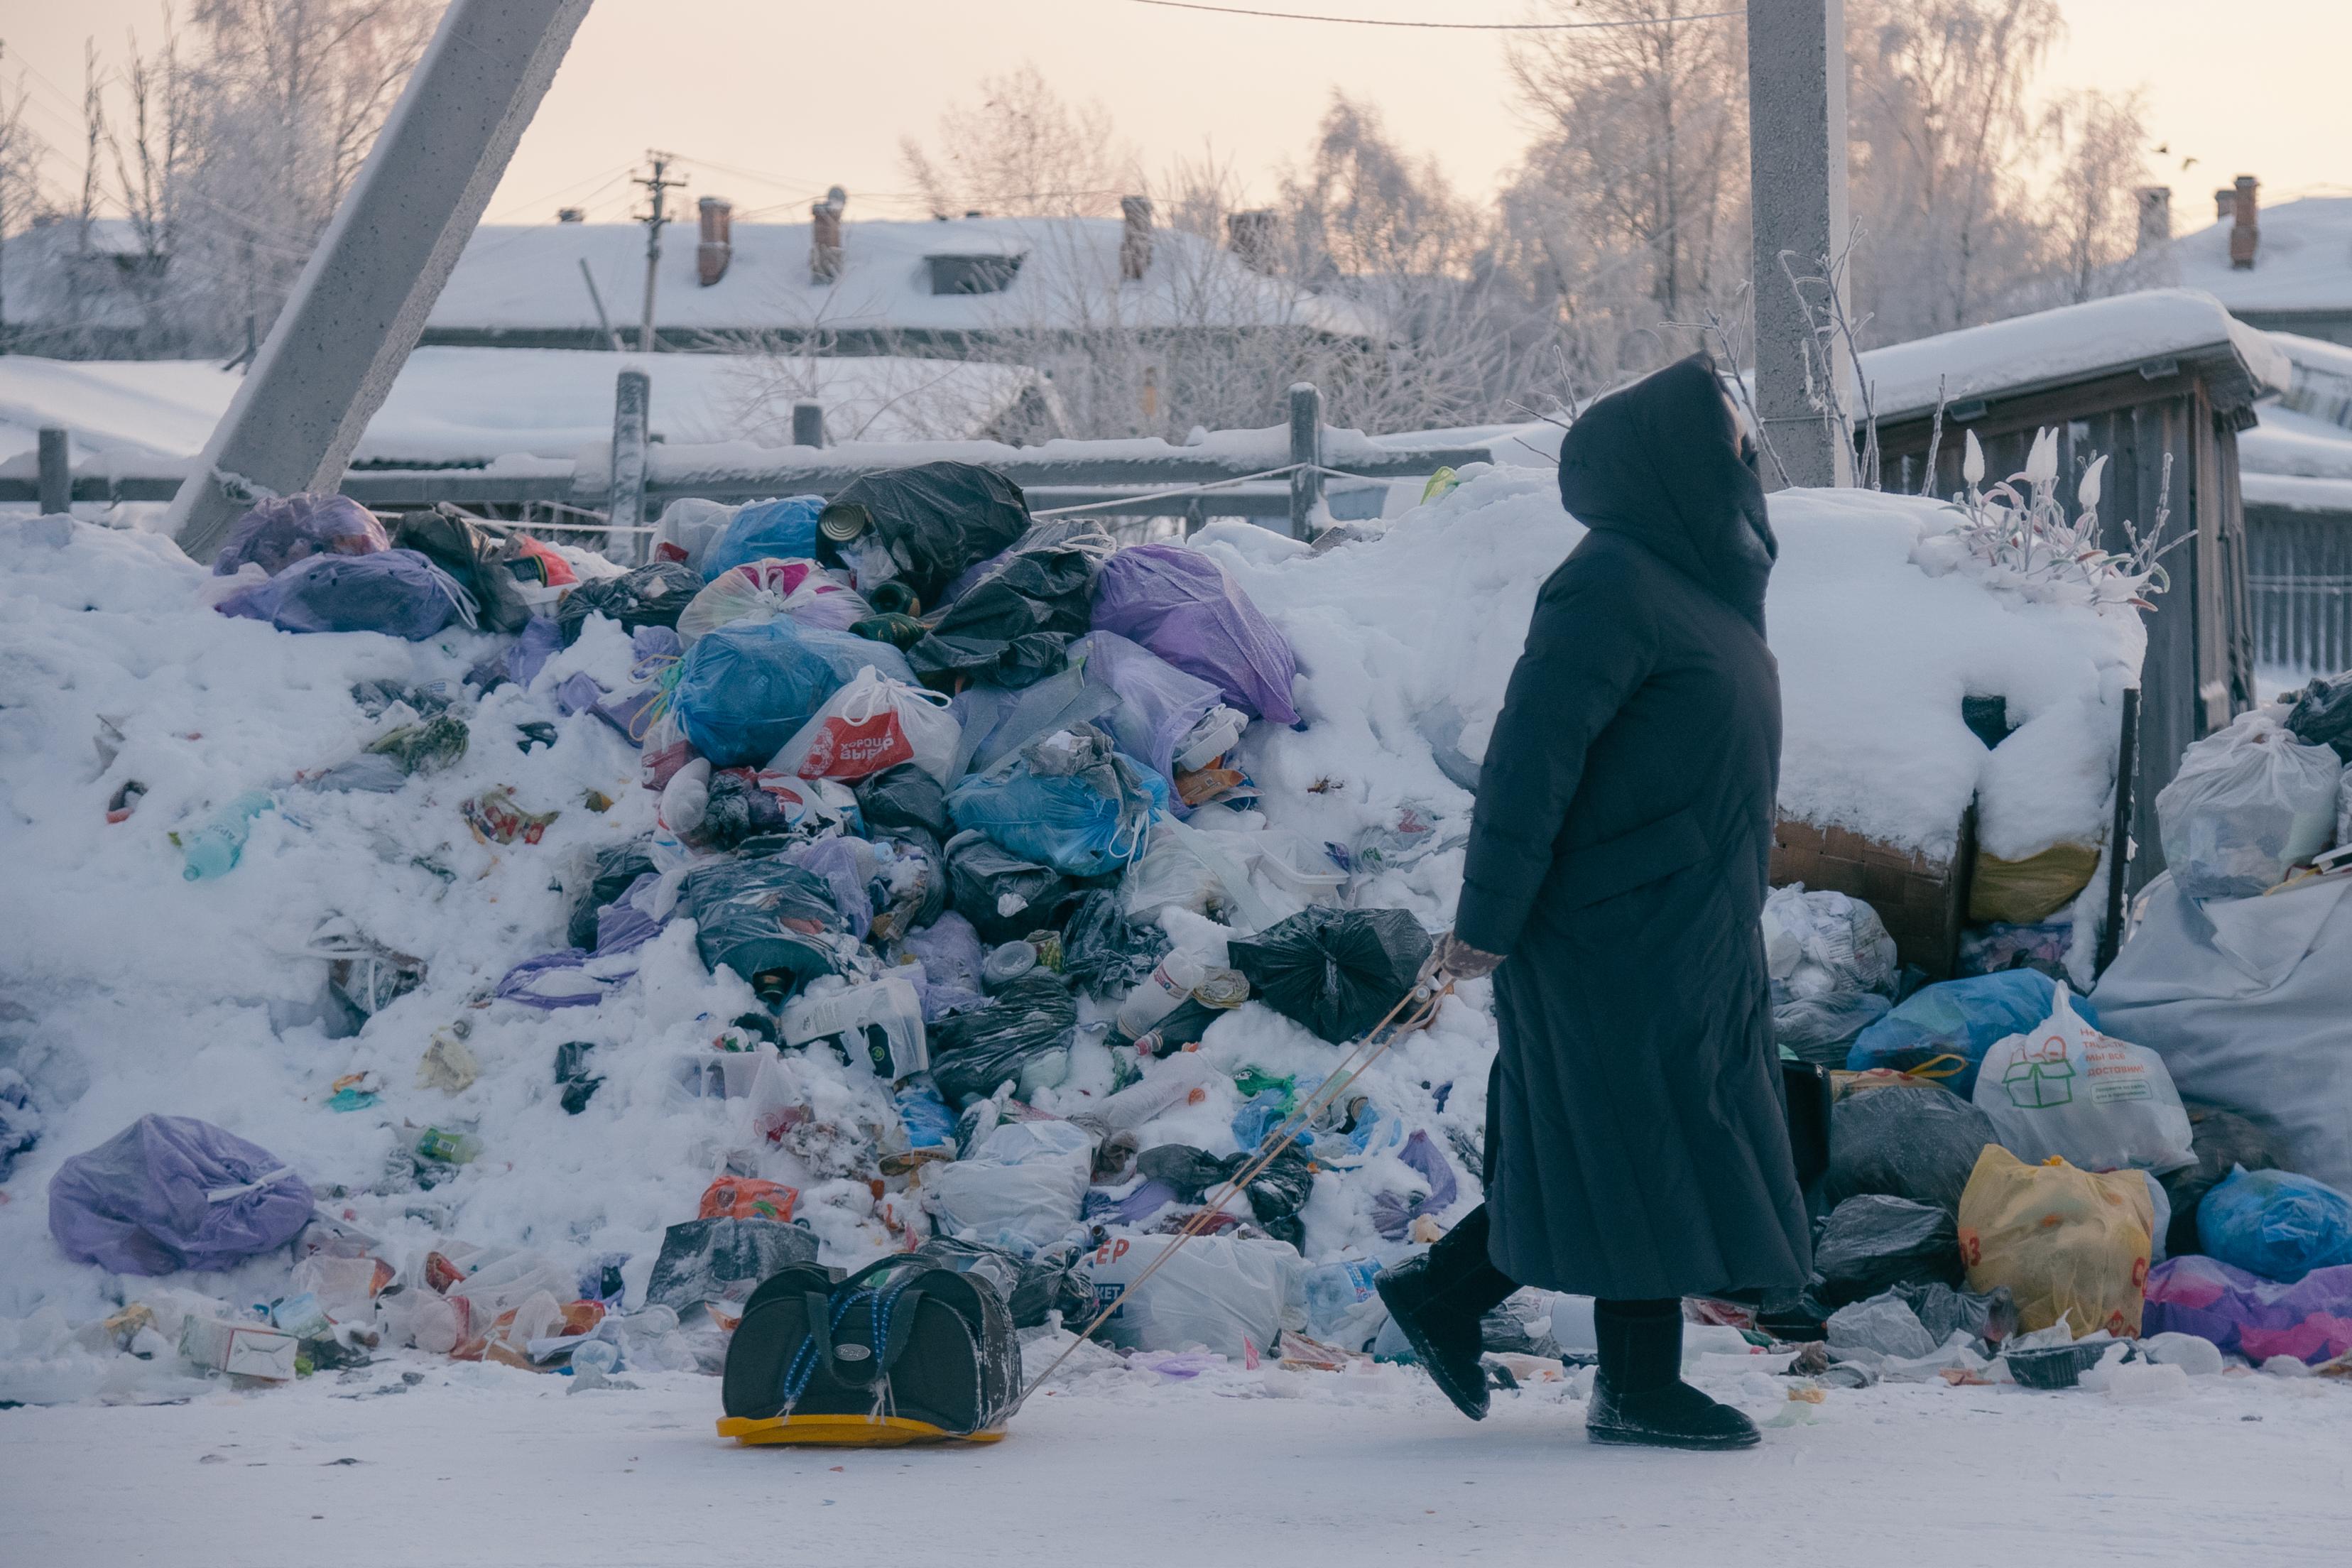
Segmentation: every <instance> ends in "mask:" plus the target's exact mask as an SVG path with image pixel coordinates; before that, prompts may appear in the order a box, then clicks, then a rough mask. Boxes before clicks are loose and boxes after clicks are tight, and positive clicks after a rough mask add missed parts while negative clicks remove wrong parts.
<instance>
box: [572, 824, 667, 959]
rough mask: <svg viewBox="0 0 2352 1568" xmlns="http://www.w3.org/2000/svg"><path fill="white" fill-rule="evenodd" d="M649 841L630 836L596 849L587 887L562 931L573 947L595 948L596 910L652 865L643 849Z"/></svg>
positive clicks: (616, 896) (621, 891) (573, 906)
mask: <svg viewBox="0 0 2352 1568" xmlns="http://www.w3.org/2000/svg"><path fill="white" fill-rule="evenodd" d="M648 843H649V840H646V839H643V838H633V839H631V840H629V841H628V842H627V843H625V844H611V845H607V846H605V847H604V848H602V849H599V850H598V851H596V859H595V862H594V868H593V870H592V872H591V873H590V878H589V882H588V890H587V891H586V892H584V893H583V894H581V895H580V900H579V901H578V902H577V903H575V904H573V905H572V920H571V922H570V923H569V924H568V925H567V926H566V927H565V928H564V935H565V936H566V937H568V938H569V939H570V941H571V943H572V946H573V947H584V948H591V949H593V948H594V947H595V945H596V911H597V910H601V909H603V908H604V906H605V905H606V904H609V903H611V902H612V901H613V900H614V899H617V898H619V897H620V896H621V895H622V894H623V893H625V892H627V891H628V890H629V884H630V883H632V882H634V881H635V880H636V879H638V878H640V877H642V876H644V875H645V874H646V872H648V871H651V870H653V869H655V867H654V863H653V858H652V857H651V856H650V855H648V854H647V853H646V847H647V845H648Z"/></svg>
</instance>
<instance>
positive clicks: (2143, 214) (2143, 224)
mask: <svg viewBox="0 0 2352 1568" xmlns="http://www.w3.org/2000/svg"><path fill="white" fill-rule="evenodd" d="M2171 243H2172V187H2171V186H2170V185H2142V186H2141V187H2140V188H2139V241H2138V243H2137V244H2136V245H2134V246H2133V247H2132V253H2133V254H2134V255H2136V256H2146V255H2147V253H2148V252H2150V251H2152V250H2161V249H2163V248H2164V247H2166V246H2168V245H2169V244H2171Z"/></svg>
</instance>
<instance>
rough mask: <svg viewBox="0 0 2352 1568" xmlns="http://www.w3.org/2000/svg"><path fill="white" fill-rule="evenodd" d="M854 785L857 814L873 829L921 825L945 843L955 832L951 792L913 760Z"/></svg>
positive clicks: (924, 829) (878, 831)
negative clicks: (950, 821) (951, 822)
mask: <svg viewBox="0 0 2352 1568" xmlns="http://www.w3.org/2000/svg"><path fill="white" fill-rule="evenodd" d="M852 787H853V788H854V789H855V790H856V794H857V814H858V816H861V817H863V818H864V819H865V822H866V827H867V828H868V829H870V830H871V831H873V832H877V833H883V832H887V831H889V830H890V829H892V828H896V827H919V828H921V829H922V830H923V831H924V832H926V833H928V834H929V835H930V836H931V837H934V838H936V839H938V840H939V841H940V842H941V843H943V844H944V843H945V842H947V840H948V839H949V838H950V837H951V836H952V835H953V834H954V832H955V830H954V829H953V828H952V827H950V826H948V792H947V791H946V790H944V789H942V788H940V781H939V780H937V779H935V778H933V777H932V776H931V775H930V774H929V773H926V772H924V771H923V770H922V769H921V768H919V767H917V766H916V765H915V764H914V763H899V764H898V766H896V767H892V768H885V769H883V770H882V771H881V772H880V773H875V774H873V775H872V776H870V777H868V778H865V779H861V780H859V781H858V783H857V784H855V785H853V786H852Z"/></svg>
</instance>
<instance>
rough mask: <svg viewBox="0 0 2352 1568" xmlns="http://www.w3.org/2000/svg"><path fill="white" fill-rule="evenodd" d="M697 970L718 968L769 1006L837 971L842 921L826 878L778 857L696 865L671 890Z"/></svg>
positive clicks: (843, 929)
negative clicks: (689, 924)
mask: <svg viewBox="0 0 2352 1568" xmlns="http://www.w3.org/2000/svg"><path fill="white" fill-rule="evenodd" d="M677 910H678V913H680V914H682V915H685V916H686V917H687V918H688V919H689V920H691V921H694V922H695V937H694V941H695V947H696V949H697V951H698V952H700V953H701V955H702V962H703V965H704V967H706V968H708V969H709V970H711V971H712V972H714V973H716V972H717V970H718V968H719V965H720V964H722V963H723V964H725V965H726V966H727V967H728V968H730V969H731V970H733V971H734V972H735V973H738V974H740V975H741V976H742V977H743V978H744V979H745V980H747V981H749V982H751V989H752V990H753V991H755V992H757V993H759V994H760V995H761V997H763V998H765V999H767V1000H769V1001H779V1000H781V999H782V998H784V997H787V996H790V995H793V994H794V993H796V992H798V991H799V990H800V988H801V987H802V986H803V985H804V984H807V983H808V982H809V981H811V980H814V979H815V978H816V977H817V976H818V975H820V974H837V973H840V971H841V963H840V957H839V954H840V952H841V949H842V947H843V946H844V944H845V940H846V937H847V933H848V930H849V926H848V922H847V921H844V920H843V919H842V918H841V911H840V910H838V909H836V908H835V905H834V901H833V889H831V888H830V887H828V886H827V885H826V883H825V879H824V878H822V877H820V876H818V875H816V874H815V873H814V872H813V871H804V870H803V869H801V868H799V867H798V866H793V865H789V864H787V863H786V862H785V861H783V860H782V859H781V858H766V859H761V860H722V861H719V863H718V864H716V865H710V866H698V867H697V868H694V869H693V870H691V871H688V873H687V874H686V880H685V881H683V882H682V883H680V884H679V885H678V889H677Z"/></svg>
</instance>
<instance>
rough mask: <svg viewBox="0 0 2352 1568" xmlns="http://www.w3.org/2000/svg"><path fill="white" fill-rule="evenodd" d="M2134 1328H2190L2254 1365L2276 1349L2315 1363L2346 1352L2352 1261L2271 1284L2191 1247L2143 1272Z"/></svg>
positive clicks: (2351, 1332)
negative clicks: (2143, 1302)
mask: <svg viewBox="0 0 2352 1568" xmlns="http://www.w3.org/2000/svg"><path fill="white" fill-rule="evenodd" d="M2140 1331H2141V1332H2142V1333H2147V1334H2162V1333H2182V1334H2195V1335H2196V1336H2198V1337H2199V1338H2200V1339H2206V1340H2210V1341H2212V1342H2214V1343H2215V1344H2217V1345H2219V1346H2221V1348H2222V1349H2223V1350H2225V1351H2235V1352H2237V1353H2238V1354H2240V1355H2242V1356H2244V1357H2245V1358H2246V1359H2247V1360H2248V1361H2251V1362H2253V1363H2256V1364H2257V1365H2259V1364H2261V1363H2263V1362H2266V1361H2268V1360H2270V1359H2271V1357H2273V1356H2277V1355H2289V1356H2293V1357H2294V1358H2295V1359H2296V1360H2297V1361H2302V1362H2309V1363H2312V1364H2314V1365H2317V1364H2318V1363H2321V1362H2324V1361H2330V1360H2333V1359H2334V1358H2335V1357H2336V1356H2339V1355H2342V1354H2343V1353H2344V1352H2347V1351H2352V1263H2343V1264H2338V1265H2336V1267H2334V1268H2315V1269H2313V1270H2312V1271H2311V1272H2310V1273H2308V1274H2306V1275H2305V1276H2304V1277H2303V1278H2302V1279H2298V1280H2296V1281H2295V1282H2294V1284H2292V1285H2280V1284H2275V1283H2273V1281H2271V1280H2268V1279H2261V1278H2259V1277H2257V1276H2255V1275H2252V1274H2249V1273H2247V1272H2246V1271H2245V1270H2244V1269H2242V1268H2231V1267H2230V1266H2229V1265H2228V1264H2226V1263H2223V1262H2221V1260H2220V1259H2219V1258H2205V1257H2201V1256H2198V1255H2195V1254H2192V1255H2190V1256H2189V1257H2186V1258H2166V1259H2165V1260H2164V1261H2163V1262H2162V1263H2159V1264H2158V1265H2157V1266H2156V1267H2155V1268H2151V1269H2149V1270H2148V1274H2147V1308H2146V1309H2145V1311H2144V1313H2143V1315H2142V1318H2141V1324H2140Z"/></svg>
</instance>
